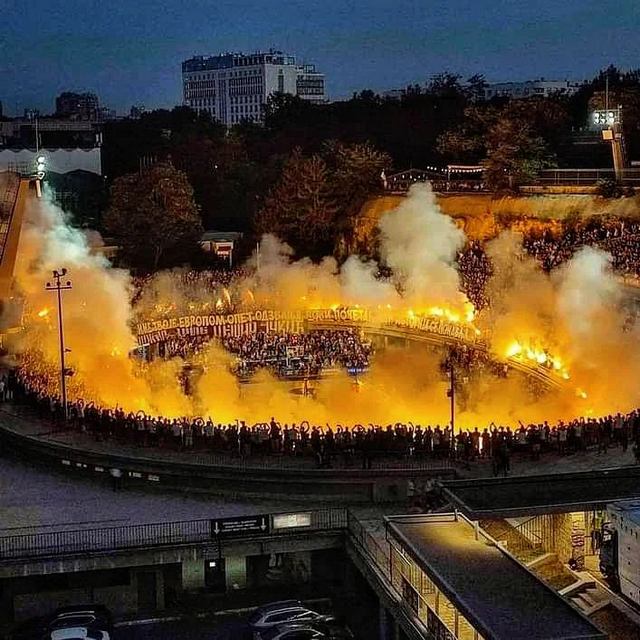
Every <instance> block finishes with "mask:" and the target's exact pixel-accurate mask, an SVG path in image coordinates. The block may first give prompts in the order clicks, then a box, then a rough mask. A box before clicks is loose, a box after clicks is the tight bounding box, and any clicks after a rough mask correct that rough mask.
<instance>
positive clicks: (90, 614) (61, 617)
mask: <svg viewBox="0 0 640 640" xmlns="http://www.w3.org/2000/svg"><path fill="white" fill-rule="evenodd" d="M112 633H113V621H112V618H111V613H110V612H109V610H108V609H107V608H106V607H103V606H102V605H96V604H87V605H75V606H72V607H62V608H60V609H57V610H56V611H55V612H54V614H53V615H52V616H51V619H50V620H49V625H48V629H47V632H46V634H45V636H44V638H45V640H76V639H78V640H80V639H82V640H84V639H85V638H86V639H87V640H110V638H111V635H112Z"/></svg>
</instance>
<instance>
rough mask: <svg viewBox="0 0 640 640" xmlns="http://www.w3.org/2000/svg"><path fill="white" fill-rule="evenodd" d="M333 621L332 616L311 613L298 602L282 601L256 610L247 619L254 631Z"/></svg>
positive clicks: (311, 611)
mask: <svg viewBox="0 0 640 640" xmlns="http://www.w3.org/2000/svg"><path fill="white" fill-rule="evenodd" d="M334 620H335V618H334V616H332V615H325V614H322V613H318V612H317V611H313V610H312V609H309V608H308V607H307V606H305V605H304V604H302V602H300V601H299V600H283V601H282V602H272V603H271V604H267V605H265V606H263V607H260V608H258V609H256V611H254V613H252V614H251V616H250V617H249V625H250V626H251V628H252V629H253V630H254V631H260V630H262V629H269V628H271V627H275V626H277V625H284V624H306V623H309V624H313V623H316V622H320V623H327V622H332V621H334Z"/></svg>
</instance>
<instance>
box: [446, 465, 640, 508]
mask: <svg viewBox="0 0 640 640" xmlns="http://www.w3.org/2000/svg"><path fill="white" fill-rule="evenodd" d="M442 487H443V490H444V494H445V497H446V498H448V499H449V500H450V501H451V502H452V503H453V504H454V505H455V506H456V507H457V508H458V509H460V510H461V511H462V512H463V513H464V514H465V515H466V516H467V517H469V518H472V519H476V518H481V517H515V516H525V515H535V514H540V513H554V512H555V513H562V512H565V513H566V512H569V511H579V510H581V509H593V508H602V507H604V506H605V505H607V504H609V503H611V502H616V501H618V500H629V499H634V498H638V499H640V467H622V468H616V469H602V470H599V471H584V472H578V473H556V474H548V475H534V476H517V477H511V478H482V479H480V478H475V479H473V480H451V481H446V482H443V483H442Z"/></svg>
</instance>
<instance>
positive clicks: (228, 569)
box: [224, 556, 247, 591]
mask: <svg viewBox="0 0 640 640" xmlns="http://www.w3.org/2000/svg"><path fill="white" fill-rule="evenodd" d="M224 562H225V580H226V585H227V591H232V590H237V589H245V588H246V587H247V559H246V558H245V557H244V556H225V557H224Z"/></svg>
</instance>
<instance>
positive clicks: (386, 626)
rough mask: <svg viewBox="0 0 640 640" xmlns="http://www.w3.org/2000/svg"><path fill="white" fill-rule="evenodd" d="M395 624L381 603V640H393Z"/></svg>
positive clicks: (379, 618)
mask: <svg viewBox="0 0 640 640" xmlns="http://www.w3.org/2000/svg"><path fill="white" fill-rule="evenodd" d="M393 624H394V621H393V619H392V618H391V616H390V615H389V612H388V611H387V609H386V608H385V607H384V606H383V605H382V603H381V604H380V606H379V607H378V628H379V632H378V637H379V638H380V640H393Z"/></svg>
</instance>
